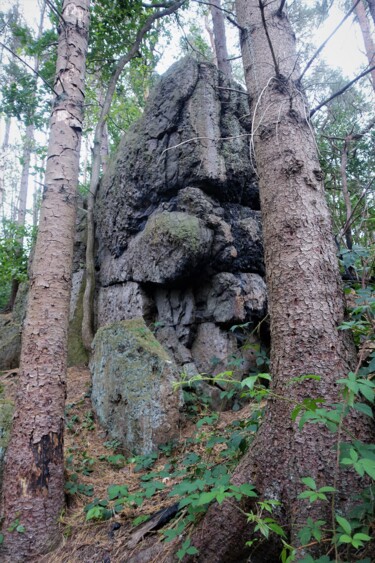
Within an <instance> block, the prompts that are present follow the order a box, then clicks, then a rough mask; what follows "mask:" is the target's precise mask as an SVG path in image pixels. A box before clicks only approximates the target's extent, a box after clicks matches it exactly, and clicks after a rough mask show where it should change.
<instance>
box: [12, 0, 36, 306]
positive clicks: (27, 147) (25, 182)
mask: <svg viewBox="0 0 375 563" xmlns="http://www.w3.org/2000/svg"><path fill="white" fill-rule="evenodd" d="M45 10H46V4H45V2H44V3H43V5H42V9H41V12H40V20H39V26H38V35H37V37H38V39H40V37H41V36H42V33H43V21H44V14H45ZM39 64H40V60H39V56H38V55H36V56H35V57H34V71H35V73H37V72H38V71H39ZM33 97H35V94H34V95H33ZM34 129H35V126H34V123H33V122H32V118H31V119H30V120H29V123H28V124H27V126H26V131H25V140H24V145H23V151H22V172H21V181H20V191H19V195H18V206H17V225H18V226H19V227H24V226H25V222H26V207H27V194H28V191H29V172H30V161H31V152H32V150H33V145H34ZM23 240H24V237H23V235H21V236H20V237H19V239H18V241H17V242H18V243H19V245H20V247H21V248H22V246H23ZM18 287H19V281H18V280H17V279H13V280H12V288H11V293H10V297H9V301H8V303H7V305H6V310H8V311H12V310H13V307H14V303H15V301H16V297H17V292H18Z"/></svg>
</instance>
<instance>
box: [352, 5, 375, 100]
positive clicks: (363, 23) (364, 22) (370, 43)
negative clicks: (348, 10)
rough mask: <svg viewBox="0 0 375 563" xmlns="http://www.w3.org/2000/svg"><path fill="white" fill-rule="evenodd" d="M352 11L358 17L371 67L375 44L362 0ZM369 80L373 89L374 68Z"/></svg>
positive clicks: (374, 55) (374, 58) (373, 59)
mask: <svg viewBox="0 0 375 563" xmlns="http://www.w3.org/2000/svg"><path fill="white" fill-rule="evenodd" d="M355 3H356V1H355V0H353V4H355ZM354 11H355V14H356V16H357V18H358V23H359V27H360V28H361V33H362V37H363V43H364V45H365V50H366V56H367V60H368V64H369V66H370V67H372V66H374V64H375V44H374V39H373V35H372V33H371V29H370V24H369V21H368V19H367V14H366V8H365V5H364V3H363V1H361V2H359V3H358V4H357V5H356V7H355V10H354ZM371 82H372V87H373V89H374V91H375V70H372V71H371Z"/></svg>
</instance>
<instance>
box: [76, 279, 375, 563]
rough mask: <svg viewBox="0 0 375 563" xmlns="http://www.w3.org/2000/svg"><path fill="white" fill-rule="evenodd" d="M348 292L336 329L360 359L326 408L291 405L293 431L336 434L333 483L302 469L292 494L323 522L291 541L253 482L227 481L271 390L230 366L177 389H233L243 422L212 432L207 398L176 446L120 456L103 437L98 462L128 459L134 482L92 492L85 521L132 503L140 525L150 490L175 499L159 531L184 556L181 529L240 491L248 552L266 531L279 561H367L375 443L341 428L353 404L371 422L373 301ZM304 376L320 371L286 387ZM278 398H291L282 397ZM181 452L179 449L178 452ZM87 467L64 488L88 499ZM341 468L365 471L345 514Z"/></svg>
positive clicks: (307, 402) (213, 418) (260, 378)
mask: <svg viewBox="0 0 375 563" xmlns="http://www.w3.org/2000/svg"><path fill="white" fill-rule="evenodd" d="M348 293H350V297H351V299H352V307H351V311H350V315H349V318H348V320H346V321H345V323H343V324H342V326H341V327H340V329H341V330H349V329H350V330H351V331H352V332H353V334H354V337H355V340H356V344H357V347H358V349H359V361H358V365H357V367H356V369H355V370H354V371H352V372H350V373H349V374H348V375H347V377H345V378H340V379H338V381H337V383H338V386H339V388H340V389H341V400H339V401H337V403H335V404H327V403H325V402H324V401H323V399H321V398H319V397H308V398H306V399H304V400H303V401H302V402H301V403H296V404H294V403H293V404H292V411H291V412H292V414H291V417H292V420H293V422H294V423H295V424H297V425H298V427H299V428H300V429H301V428H302V427H303V426H304V425H305V424H319V425H324V426H326V427H327V428H328V429H329V430H330V431H331V432H333V433H335V434H336V436H337V466H336V468H335V475H334V477H333V481H332V483H331V484H328V483H327V484H325V485H324V484H323V486H320V487H318V486H317V484H316V482H315V480H314V479H313V478H312V477H311V476H309V475H306V476H304V477H303V478H302V480H301V482H302V484H303V485H304V490H303V491H302V492H301V493H300V495H299V498H300V499H301V500H302V501H305V502H307V503H309V504H313V503H315V502H323V503H329V505H330V507H331V509H330V510H331V517H330V519H329V521H328V522H327V521H324V520H313V519H312V518H308V519H307V521H306V522H305V523H304V524H303V525H302V526H301V529H300V530H299V532H298V538H299V542H300V545H299V546H293V545H291V544H290V542H289V539H288V536H287V533H286V531H285V530H284V529H283V528H282V527H281V526H280V524H279V523H278V522H277V519H276V517H275V513H276V509H277V510H279V508H280V507H279V504H280V503H279V502H278V501H275V500H273V499H267V498H261V499H260V498H258V496H257V491H256V490H255V487H254V486H253V485H252V484H243V485H241V486H235V485H233V484H232V483H231V480H230V475H231V473H232V471H233V469H234V468H235V466H236V465H237V463H238V461H239V459H240V458H241V457H242V455H243V454H244V453H245V452H246V451H247V449H248V447H249V446H250V444H251V441H252V439H253V437H254V434H255V432H256V430H257V428H258V425H259V423H260V422H261V418H262V414H263V409H264V407H265V405H266V401H267V399H269V398H271V397H274V396H275V394H274V392H273V391H272V389H270V387H269V381H270V379H271V376H270V374H269V373H267V372H260V373H255V372H254V373H250V374H249V375H248V376H247V377H245V378H244V379H243V380H242V381H238V380H237V379H236V378H235V377H234V376H233V371H229V370H228V371H225V372H222V373H220V374H218V375H215V376H208V375H205V374H200V375H196V376H194V377H191V378H186V379H185V380H184V381H183V382H182V385H183V386H186V387H187V388H188V389H191V388H194V385H196V384H199V382H200V381H207V382H210V383H211V384H212V383H213V384H218V386H220V387H221V388H222V389H223V387H225V389H224V390H222V398H226V397H228V396H230V397H233V393H235V394H236V395H237V396H239V397H240V399H241V400H250V401H251V402H252V409H251V414H250V416H249V418H248V419H246V420H240V419H239V420H234V421H232V422H231V424H229V425H227V426H226V427H225V428H219V426H218V420H219V416H218V414H217V413H215V412H212V411H210V409H209V406H208V405H207V404H203V405H202V404H201V405H200V406H199V408H197V409H196V411H195V414H196V415H197V421H196V432H195V434H194V436H193V437H191V438H188V439H187V440H185V442H184V443H183V444H181V443H180V444H178V445H177V444H173V443H169V444H166V445H164V446H161V447H160V449H159V451H158V452H153V453H150V454H148V455H145V456H141V455H136V456H132V457H130V458H126V457H125V456H124V455H123V454H122V453H119V447H120V444H119V443H118V442H116V443H115V442H107V446H106V447H108V449H112V450H113V453H109V454H108V456H107V455H104V456H100V461H102V462H106V463H109V464H112V466H114V467H116V468H121V467H122V466H123V465H125V464H132V465H133V466H134V471H135V472H139V473H140V478H139V487H138V488H136V489H131V488H130V487H129V486H127V485H125V484H112V485H110V486H109V487H108V489H107V495H106V497H105V498H94V499H93V500H92V502H90V503H89V504H87V506H86V507H85V514H86V520H88V521H101V520H105V519H108V518H111V517H112V516H114V515H116V514H119V513H121V512H122V511H123V510H124V508H125V507H131V508H133V509H134V514H135V515H136V517H135V518H134V520H133V525H134V526H138V525H140V524H141V523H142V522H144V521H145V520H147V519H148V515H145V514H139V513H140V512H141V510H142V507H143V506H147V503H146V501H147V500H148V499H151V498H153V497H155V496H156V497H157V498H158V499H159V500H162V501H163V504H165V505H167V504H168V499H170V502H172V503H173V502H174V503H175V504H176V505H178V510H177V516H176V517H175V518H174V520H172V521H171V522H170V523H169V524H168V526H165V527H164V529H162V530H161V532H160V533H161V535H162V537H163V538H164V540H165V541H166V542H169V541H172V540H175V539H176V538H180V537H182V538H183V540H182V541H181V543H180V546H179V550H178V551H177V554H176V556H177V559H178V560H179V561H182V560H183V559H184V557H185V556H186V555H195V554H197V550H196V548H195V547H194V546H193V545H192V544H191V541H190V538H189V534H190V531H191V530H192V529H193V526H194V524H195V523H196V522H197V521H198V520H199V519H200V518H201V517H202V515H203V514H204V513H205V512H206V510H207V508H208V507H209V505H210V504H212V503H214V502H217V503H219V504H221V503H222V502H224V501H225V500H228V499H229V500H231V499H233V500H235V501H240V500H241V499H243V498H244V497H248V498H251V499H253V500H252V507H253V509H252V510H251V511H250V512H248V513H247V514H246V517H247V519H248V522H249V524H251V525H252V527H253V529H254V532H256V533H255V534H254V538H253V539H252V540H251V541H250V542H249V543H248V546H249V547H250V548H252V547H253V546H255V545H256V543H257V542H258V541H259V539H261V538H262V537H263V538H269V536H270V535H271V534H276V535H277V536H278V537H279V539H280V540H281V542H282V545H283V549H282V552H281V555H280V558H281V561H282V562H283V563H291V562H293V561H299V562H300V563H312V562H314V561H315V562H317V563H329V562H331V561H335V562H339V561H346V562H349V561H350V562H352V561H353V562H354V561H357V562H359V561H361V563H371V559H370V558H369V557H367V553H368V552H369V550H370V542H371V539H372V534H373V528H374V505H375V500H374V499H375V487H374V480H375V444H367V443H364V442H362V441H361V440H359V439H357V438H354V437H353V436H352V435H351V434H350V432H349V431H348V430H347V428H346V419H347V417H348V416H350V415H351V413H352V411H353V410H354V411H356V412H357V413H360V414H361V415H363V416H366V417H370V418H373V405H374V400H375V382H374V381H373V377H374V372H375V343H374V317H375V299H374V296H373V289H372V288H369V287H363V286H362V285H358V286H353V285H352V286H351V287H350V288H349V289H348ZM236 328H238V327H236ZM259 352H260V356H261V357H259V361H258V362H257V365H258V368H261V367H265V366H267V361H266V360H265V358H264V352H263V350H259ZM308 379H314V380H320V376H318V375H316V374H302V375H301V376H300V377H296V378H293V379H292V380H291V382H290V383H291V385H294V384H297V383H301V382H303V381H305V380H308ZM231 393H232V394H231ZM277 397H278V399H283V400H285V401H289V402H290V401H292V400H291V399H290V398H289V397H280V396H277ZM72 422H73V421H72ZM181 451H183V452H184V454H183V455H182V454H181ZM161 456H163V457H164V458H165V460H166V462H165V463H164V465H163V467H160V459H161ZM156 466H157V468H155V467H156ZM90 467H92V465H91V466H90V461H89V460H87V459H86V457H85V455H84V453H81V454H80V456H79V460H77V461H76V463H75V473H73V475H72V476H71V477H70V480H69V481H68V483H67V492H69V493H70V494H73V493H76V494H77V493H82V494H85V495H87V496H89V495H91V494H92V492H93V491H92V489H90V488H89V487H88V488H87V489H84V488H80V485H79V483H78V481H79V480H78V474H79V473H80V472H81V473H82V474H87V473H85V471H87V470H89V469H88V468H90ZM346 468H347V469H350V470H352V471H355V472H356V473H357V474H358V477H359V478H363V477H365V478H366V480H367V485H366V487H365V488H364V489H363V491H362V492H361V495H359V497H358V498H356V499H354V501H355V502H354V503H353V508H352V510H351V511H350V512H349V513H348V514H342V513H339V512H338V511H337V510H336V507H335V504H336V503H335V499H336V497H337V496H338V495H339V494H340V480H339V477H338V474H339V469H340V470H345V469H346ZM74 475H76V476H74ZM170 483H173V485H171V484H170ZM86 487H87V485H86ZM239 510H241V509H240V508H239ZM317 545H319V546H320V547H321V552H322V553H325V555H322V556H321V557H320V558H318V559H314V558H313V556H312V555H309V554H308V552H309V547H310V546H314V547H316V546H317ZM302 553H303V555H302ZM306 553H307V555H306ZM332 557H333V559H332Z"/></svg>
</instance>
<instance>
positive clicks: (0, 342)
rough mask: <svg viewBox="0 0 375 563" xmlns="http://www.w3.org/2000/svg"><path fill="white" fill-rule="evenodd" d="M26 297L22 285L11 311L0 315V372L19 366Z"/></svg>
mask: <svg viewBox="0 0 375 563" xmlns="http://www.w3.org/2000/svg"><path fill="white" fill-rule="evenodd" d="M27 296H28V284H27V283H22V284H21V285H20V287H19V289H18V292H17V298H16V302H15V304H14V308H13V311H12V312H11V313H7V314H0V370H6V369H13V368H15V367H18V365H19V359H20V354H21V332H22V323H23V321H24V318H25V314H26V307H27Z"/></svg>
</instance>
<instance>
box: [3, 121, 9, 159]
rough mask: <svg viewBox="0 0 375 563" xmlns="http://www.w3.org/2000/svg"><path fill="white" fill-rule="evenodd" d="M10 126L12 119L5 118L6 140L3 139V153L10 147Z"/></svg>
mask: <svg viewBox="0 0 375 563" xmlns="http://www.w3.org/2000/svg"><path fill="white" fill-rule="evenodd" d="M10 124H11V119H10V117H6V118H5V130H4V139H3V146H2V149H3V151H5V150H6V149H7V148H8V145H9V135H10Z"/></svg>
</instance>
